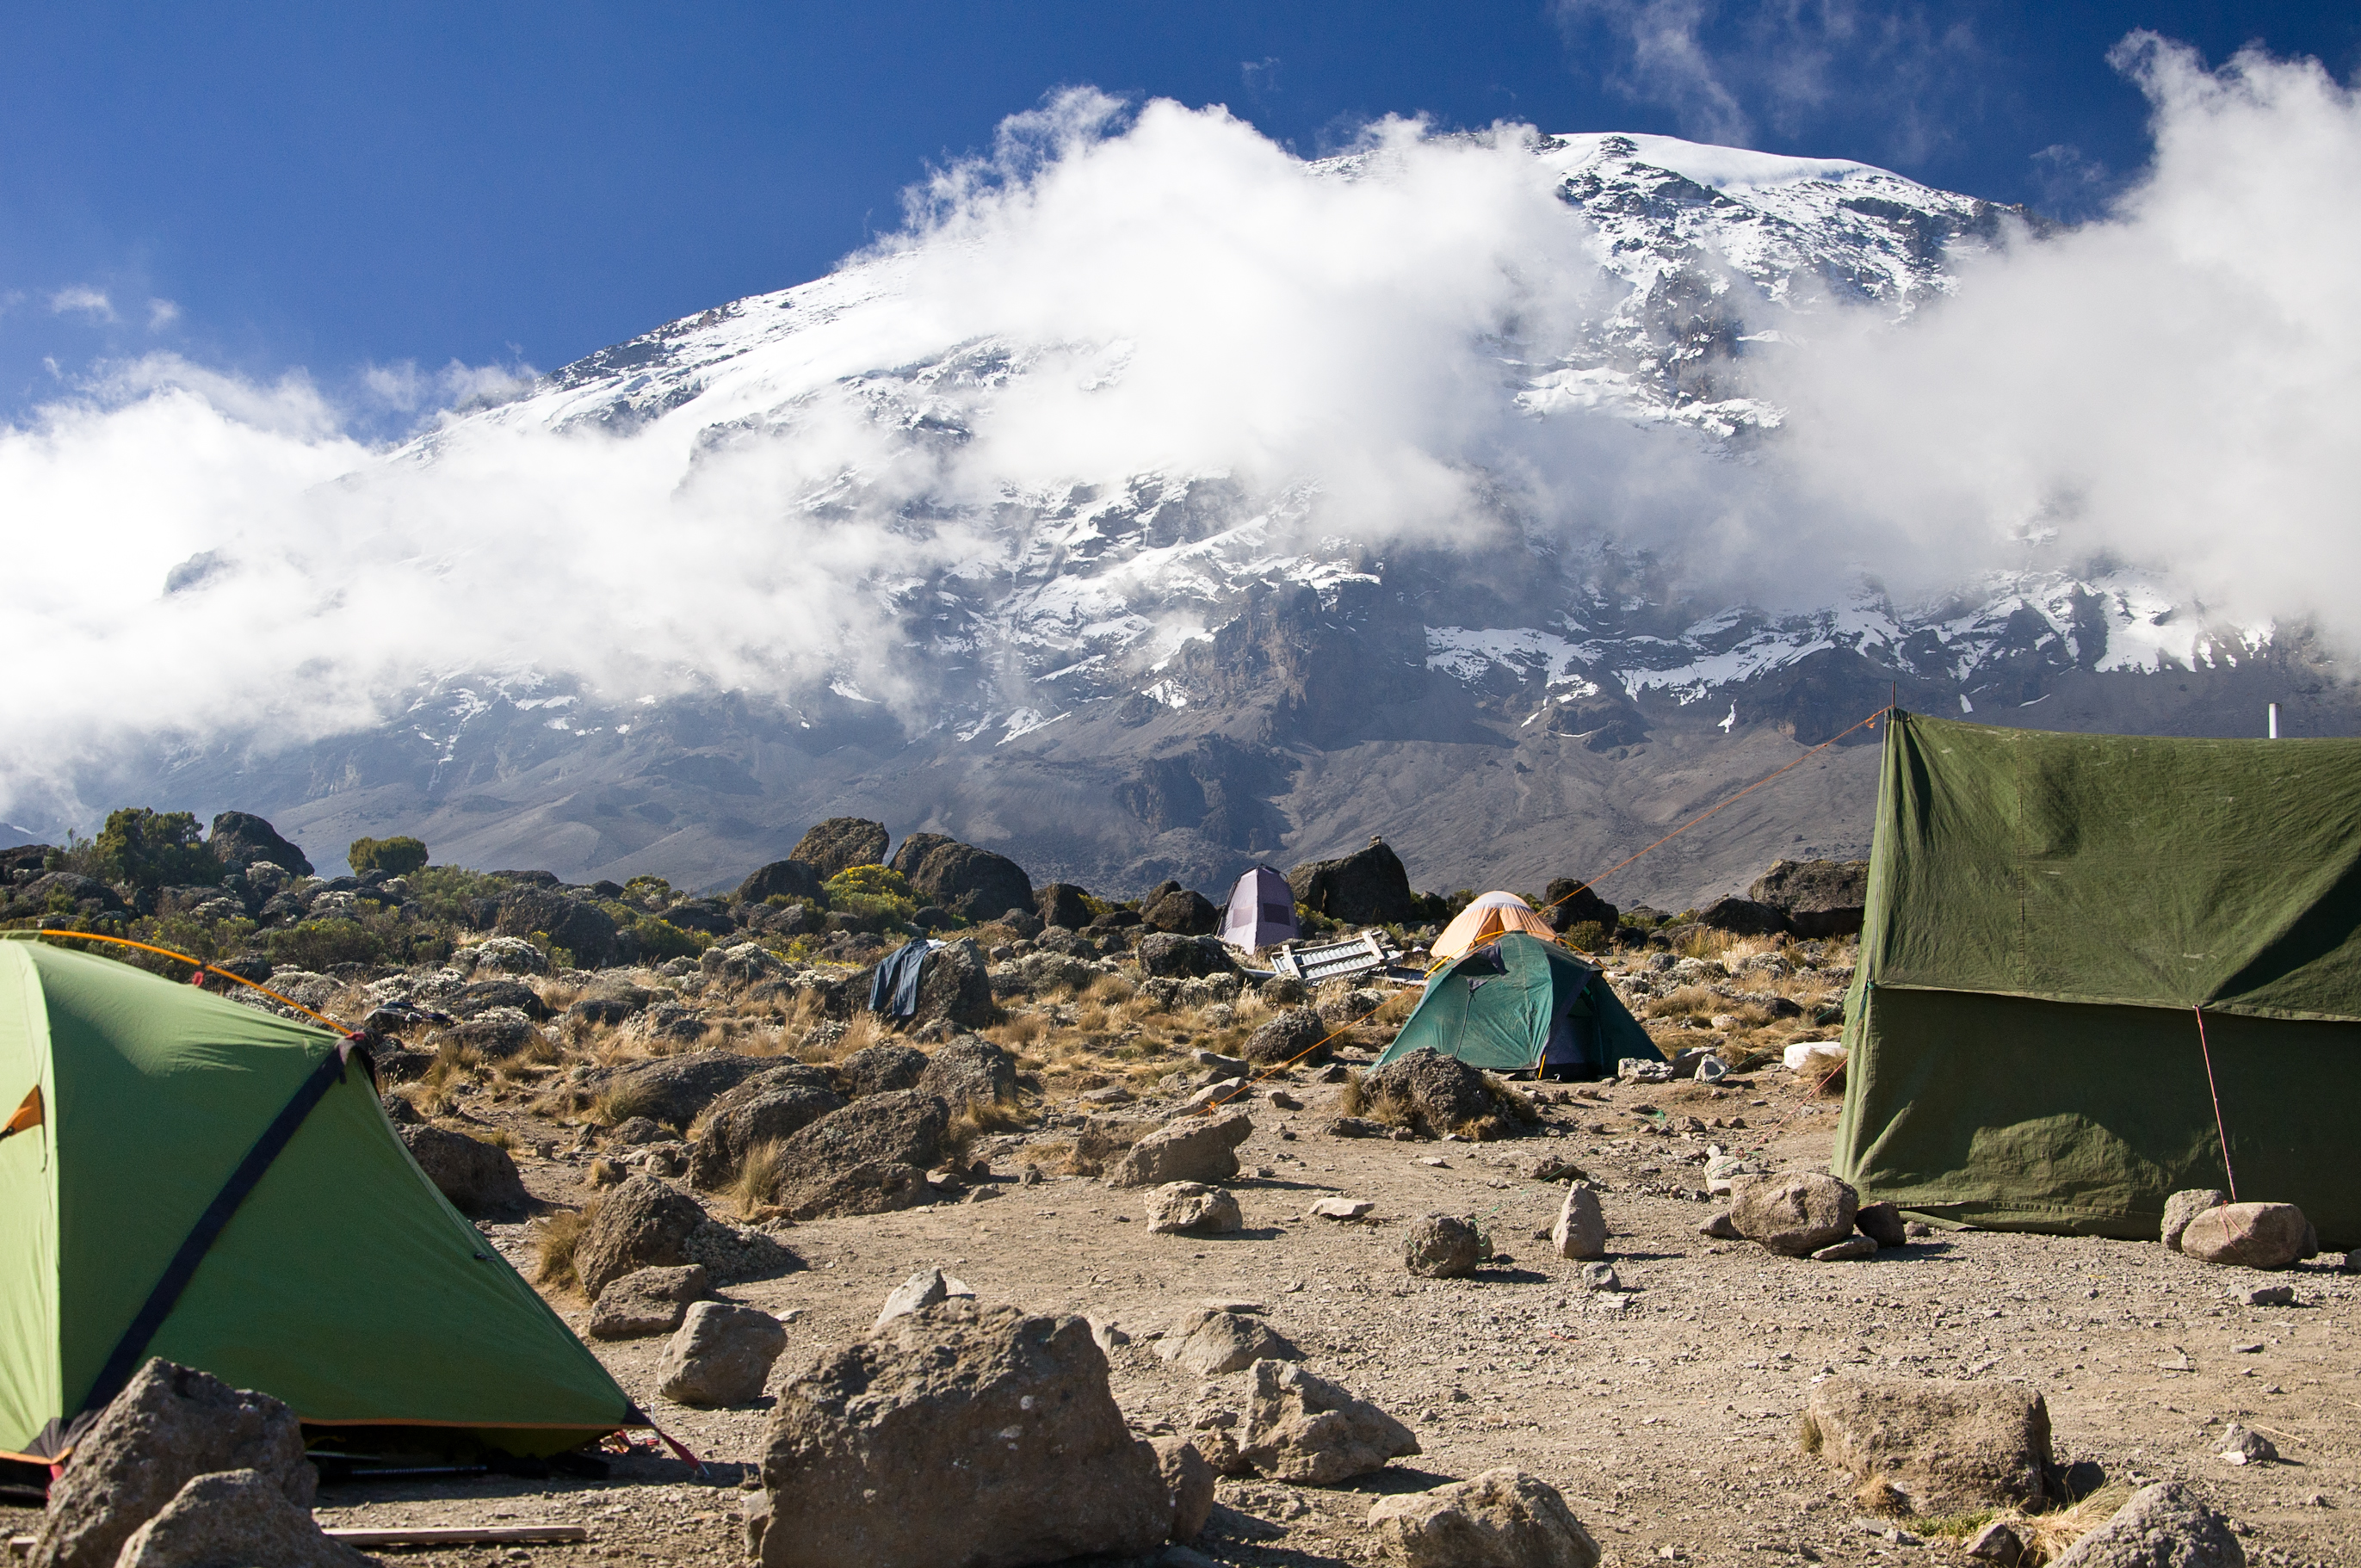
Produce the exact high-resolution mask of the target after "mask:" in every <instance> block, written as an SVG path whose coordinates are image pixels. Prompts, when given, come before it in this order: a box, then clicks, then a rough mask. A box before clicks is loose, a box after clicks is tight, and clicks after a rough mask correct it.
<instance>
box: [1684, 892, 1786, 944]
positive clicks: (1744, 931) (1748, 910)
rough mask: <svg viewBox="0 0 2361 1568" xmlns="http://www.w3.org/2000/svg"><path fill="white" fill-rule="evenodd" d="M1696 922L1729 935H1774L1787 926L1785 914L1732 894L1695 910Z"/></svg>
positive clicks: (1710, 929)
mask: <svg viewBox="0 0 2361 1568" xmlns="http://www.w3.org/2000/svg"><path fill="white" fill-rule="evenodd" d="M1697 925H1700V926H1702V927H1705V928H1706V929H1707V930H1708V931H1719V932H1722V933H1724V934H1725V935H1728V936H1732V937H1773V936H1776V935H1778V934H1779V933H1780V932H1782V931H1784V930H1785V929H1786V928H1787V917H1786V916H1784V915H1783V914H1781V913H1780V912H1779V911H1778V910H1776V909H1773V907H1771V905H1767V904H1757V903H1755V902H1754V900H1752V899H1751V898H1740V897H1737V896H1735V895H1732V896H1730V897H1728V898H1717V899H1715V900H1714V901H1713V902H1712V903H1711V904H1708V905H1706V906H1705V907H1704V908H1702V909H1700V910H1698V911H1697Z"/></svg>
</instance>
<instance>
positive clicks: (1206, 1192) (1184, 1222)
mask: <svg viewBox="0 0 2361 1568" xmlns="http://www.w3.org/2000/svg"><path fill="white" fill-rule="evenodd" d="M1245 1223H1246V1216H1245V1215H1244V1214H1243V1213H1241V1212H1239V1210H1238V1201H1237V1200H1236V1199H1235V1198H1233V1197H1231V1196H1230V1195H1229V1194H1228V1193H1227V1192H1225V1191H1224V1190H1222V1189H1220V1188H1218V1187H1209V1186H1207V1185H1206V1184H1205V1183H1203V1182H1202V1181H1168V1182H1166V1183H1165V1184H1164V1185H1163V1186H1161V1187H1159V1188H1157V1189H1155V1190H1153V1191H1151V1192H1149V1193H1148V1233H1149V1234H1151V1235H1179V1234H1191V1235H1205V1236H1210V1235H1222V1234H1227V1233H1229V1232H1232V1231H1235V1230H1236V1229H1238V1228H1239V1227H1240V1226H1242V1225H1244V1224H1245Z"/></svg>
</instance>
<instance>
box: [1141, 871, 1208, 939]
mask: <svg viewBox="0 0 2361 1568" xmlns="http://www.w3.org/2000/svg"><path fill="white" fill-rule="evenodd" d="M1221 919H1222V912H1221V911H1220V910H1219V909H1216V908H1214V907H1213V902H1212V901H1211V900H1210V899H1208V898H1206V897H1205V895H1204V894H1201V893H1191V891H1190V890H1189V889H1187V888H1185V887H1182V886H1181V885H1180V883H1177V882H1171V883H1163V884H1162V885H1160V886H1159V887H1158V888H1157V889H1156V890H1155V891H1154V892H1152V893H1150V894H1148V896H1147V897H1146V898H1143V899H1141V900H1140V901H1139V923H1140V924H1141V925H1143V926H1145V927H1148V929H1149V930H1151V931H1169V932H1171V933H1173V934H1174V935H1176V936H1181V937H1204V936H1211V935H1212V934H1213V927H1216V926H1218V925H1220V924H1221Z"/></svg>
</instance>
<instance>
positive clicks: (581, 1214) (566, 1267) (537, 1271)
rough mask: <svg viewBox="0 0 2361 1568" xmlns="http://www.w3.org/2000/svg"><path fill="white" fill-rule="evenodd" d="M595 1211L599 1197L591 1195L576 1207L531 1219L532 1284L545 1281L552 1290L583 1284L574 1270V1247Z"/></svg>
mask: <svg viewBox="0 0 2361 1568" xmlns="http://www.w3.org/2000/svg"><path fill="white" fill-rule="evenodd" d="M597 1216H598V1200H597V1199H596V1198H593V1199H591V1200H590V1201H589V1202H588V1203H585V1204H584V1205H583V1206H582V1207H581V1208H579V1209H560V1210H558V1211H557V1212H555V1213H554V1214H544V1215H543V1216H542V1217H541V1218H540V1219H538V1220H535V1221H534V1222H533V1230H532V1233H531V1234H532V1237H533V1282H534V1283H535V1284H537V1285H546V1286H548V1287H549V1288H551V1289H553V1290H578V1289H580V1288H582V1280H581V1278H580V1277H579V1276H577V1274H576V1273H575V1272H574V1249H575V1248H576V1247H577V1245H580V1244H581V1241H582V1233H583V1232H585V1231H587V1230H588V1229H589V1228H590V1222H591V1221H592V1220H593V1219H595V1218H596V1217H597Z"/></svg>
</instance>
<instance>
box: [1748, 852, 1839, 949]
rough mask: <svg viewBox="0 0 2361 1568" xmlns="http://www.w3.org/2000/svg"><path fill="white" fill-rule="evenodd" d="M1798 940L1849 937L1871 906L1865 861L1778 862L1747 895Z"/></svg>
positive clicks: (1759, 879) (1757, 881)
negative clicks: (1781, 920)
mask: <svg viewBox="0 0 2361 1568" xmlns="http://www.w3.org/2000/svg"><path fill="white" fill-rule="evenodd" d="M1747 894H1748V895H1749V896H1750V897H1751V898H1752V899H1753V900H1754V901H1755V902H1756V903H1758V904H1765V905H1770V906H1771V907H1772V908H1773V909H1775V910H1777V911H1778V912H1779V913H1780V915H1781V916H1783V917H1784V919H1785V921H1786V924H1787V928H1788V929H1789V930H1791V931H1793V932H1795V935H1797V936H1798V937H1803V938H1815V937H1852V936H1858V935H1859V934H1860V932H1861V920H1862V917H1863V916H1864V915H1865V914H1866V913H1867V908H1868V903H1869V862H1868V861H1776V862H1774V863H1773V865H1772V867H1771V869H1770V870H1769V871H1767V872H1763V875H1762V876H1760V877H1758V878H1756V879H1755V883H1754V885H1753V886H1752V887H1751V888H1749V889H1747Z"/></svg>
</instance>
